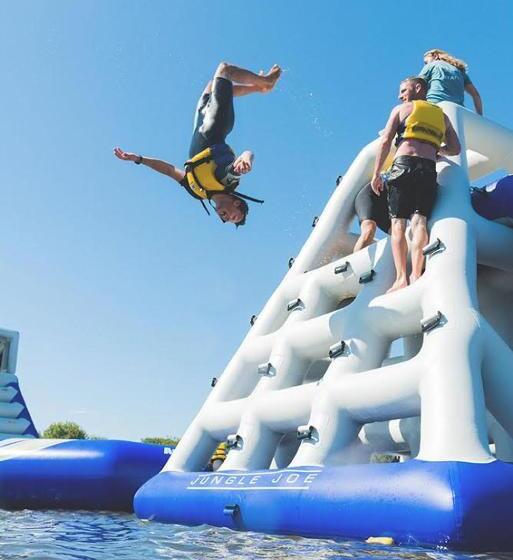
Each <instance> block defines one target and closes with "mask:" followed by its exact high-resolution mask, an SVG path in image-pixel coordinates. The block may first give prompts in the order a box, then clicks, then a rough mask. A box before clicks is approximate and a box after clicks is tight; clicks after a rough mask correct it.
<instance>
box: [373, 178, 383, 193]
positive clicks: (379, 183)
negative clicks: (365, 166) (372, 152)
mask: <svg viewBox="0 0 513 560" xmlns="http://www.w3.org/2000/svg"><path fill="white" fill-rule="evenodd" d="M371 188H372V190H373V191H374V193H375V194H376V195H377V196H380V195H381V191H382V190H383V178H382V177H381V175H374V177H373V178H372V181H371Z"/></svg>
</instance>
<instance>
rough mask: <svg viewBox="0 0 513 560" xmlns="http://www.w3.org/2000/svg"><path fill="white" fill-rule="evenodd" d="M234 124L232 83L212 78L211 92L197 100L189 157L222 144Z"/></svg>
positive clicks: (219, 78) (224, 79)
mask: <svg viewBox="0 0 513 560" xmlns="http://www.w3.org/2000/svg"><path fill="white" fill-rule="evenodd" d="M234 124H235V112H234V110H233V84H232V82H231V81H230V80H227V79H226V78H221V77H217V78H214V81H213V82H212V92H211V93H204V94H203V95H202V96H201V97H200V99H199V101H198V106H197V108H196V115H195V119H194V132H193V134H192V141H191V146H190V148H189V157H194V156H195V155H196V154H199V153H200V152H202V151H203V150H204V149H205V148H208V147H209V146H212V145H213V144H223V143H224V141H225V139H226V137H227V136H228V134H229V133H230V132H231V131H232V129H233V125H234Z"/></svg>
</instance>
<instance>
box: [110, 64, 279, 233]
mask: <svg viewBox="0 0 513 560" xmlns="http://www.w3.org/2000/svg"><path fill="white" fill-rule="evenodd" d="M280 75H281V68H280V67H279V66H277V65H276V64H275V65H274V66H273V67H272V68H271V69H270V70H269V72H267V74H263V73H262V72H261V73H260V74H254V73H253V72H251V71H249V70H245V69H244V68H238V67H237V66H233V65H231V64H227V63H226V62H222V63H221V64H220V65H219V66H218V67H217V70H216V72H215V74H214V78H213V80H212V81H211V82H209V83H208V84H207V86H206V88H205V90H204V91H203V93H202V95H201V97H200V100H199V102H198V106H197V109H196V115H195V119H194V130H193V135H192V141H191V145H190V149H189V160H188V161H187V162H186V163H185V169H180V168H178V167H175V166H174V165H172V164H170V163H168V162H166V161H162V160H159V159H153V158H148V157H146V156H141V155H138V154H134V153H130V152H124V151H123V150H122V149H121V148H114V154H115V155H116V157H118V158H119V159H121V160H125V161H133V162H134V163H136V164H137V165H139V164H141V163H142V164H143V165H146V166H147V167H150V168H151V169H153V170H154V171H158V172H159V173H162V174H164V175H167V176H168V177H171V178H172V179H174V180H175V181H176V182H177V183H179V184H180V185H181V186H182V187H184V188H185V190H186V191H187V192H188V193H189V194H190V195H191V196H193V197H194V198H196V199H198V200H199V201H200V202H201V203H202V204H203V207H204V208H205V210H206V211H207V213H209V211H208V209H207V207H206V205H205V200H206V201H208V202H210V203H213V205H214V208H215V211H216V213H217V215H218V216H219V217H220V218H221V220H222V221H223V222H230V223H232V224H235V225H236V226H241V225H244V223H245V221H246V215H247V213H248V205H247V203H246V200H252V201H253V202H259V203H261V202H263V201H261V200H258V199H255V198H252V197H249V196H247V195H243V194H241V193H237V192H235V189H236V188H237V187H238V185H239V181H240V177H241V176H242V175H244V174H245V173H249V172H250V171H251V169H252V167H253V152H251V151H249V150H246V151H244V152H242V153H241V154H240V155H239V156H238V157H236V156H235V153H234V152H233V150H232V149H231V148H230V146H229V145H228V144H227V143H226V137H227V136H228V134H229V133H230V132H231V131H232V129H233V125H234V123H235V112H234V109H233V97H234V96H235V97H237V96H241V95H247V94H249V93H267V92H269V91H271V90H272V89H273V88H274V86H275V85H276V82H277V81H278V79H279V77H280Z"/></svg>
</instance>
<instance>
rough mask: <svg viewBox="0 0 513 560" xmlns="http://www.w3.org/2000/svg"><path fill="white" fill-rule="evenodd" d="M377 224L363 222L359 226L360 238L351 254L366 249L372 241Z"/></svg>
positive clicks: (369, 221)
mask: <svg viewBox="0 0 513 560" xmlns="http://www.w3.org/2000/svg"><path fill="white" fill-rule="evenodd" d="M376 227H377V224H376V222H375V221H374V220H363V221H362V223H361V224H360V237H359V238H358V241H357V242H356V244H355V246H354V249H353V253H356V252H357V251H360V249H364V248H365V247H368V246H369V245H370V244H371V243H373V241H374V235H375V233H376Z"/></svg>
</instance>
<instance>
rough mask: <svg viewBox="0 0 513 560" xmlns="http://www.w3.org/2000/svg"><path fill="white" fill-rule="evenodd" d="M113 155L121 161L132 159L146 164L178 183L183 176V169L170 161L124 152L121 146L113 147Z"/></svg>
mask: <svg viewBox="0 0 513 560" xmlns="http://www.w3.org/2000/svg"><path fill="white" fill-rule="evenodd" d="M114 155H115V156H116V157H117V158H118V159H121V160H123V161H133V162H134V163H141V164H142V165H146V167H149V168H150V169H153V170H154V171H158V172H159V173H162V174H163V175H167V176H168V177H171V179H174V180H175V181H177V182H178V183H180V182H181V181H182V180H183V178H184V177H185V171H184V170H183V169H180V168H179V167H175V166H174V165H172V164H171V163H168V162H167V161H163V160H161V159H154V158H149V157H146V156H144V157H143V156H141V155H138V154H133V153H131V152H124V151H123V150H122V149H121V148H118V147H116V148H114Z"/></svg>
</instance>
